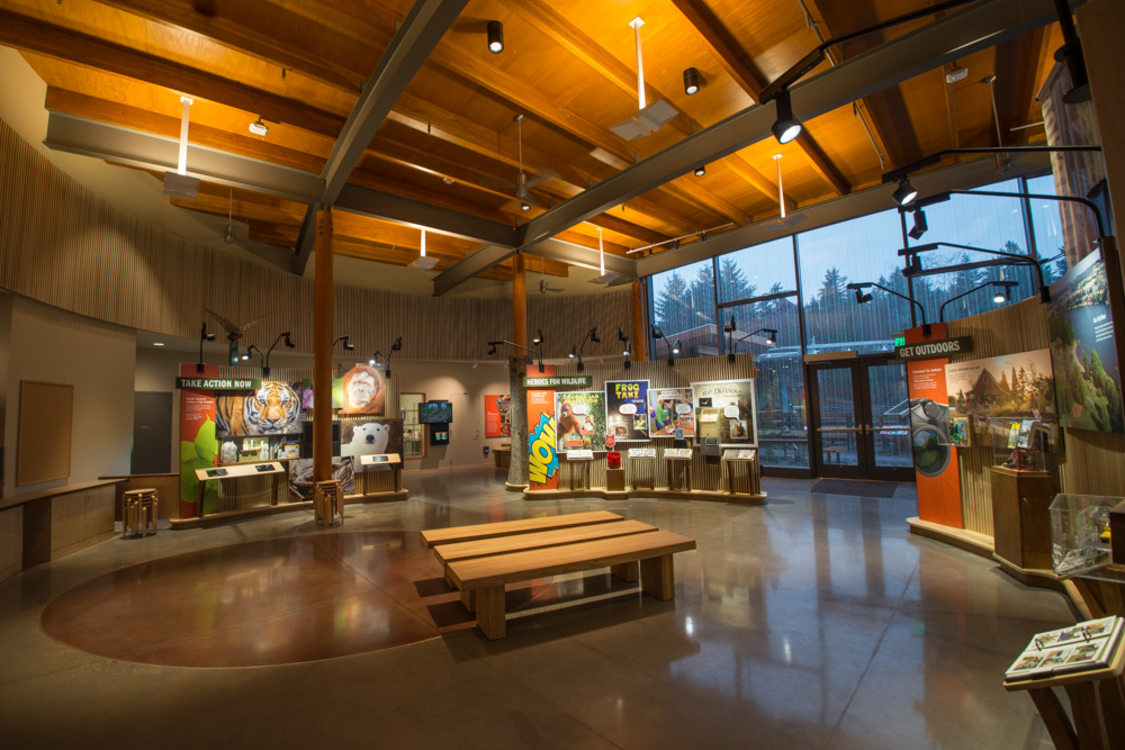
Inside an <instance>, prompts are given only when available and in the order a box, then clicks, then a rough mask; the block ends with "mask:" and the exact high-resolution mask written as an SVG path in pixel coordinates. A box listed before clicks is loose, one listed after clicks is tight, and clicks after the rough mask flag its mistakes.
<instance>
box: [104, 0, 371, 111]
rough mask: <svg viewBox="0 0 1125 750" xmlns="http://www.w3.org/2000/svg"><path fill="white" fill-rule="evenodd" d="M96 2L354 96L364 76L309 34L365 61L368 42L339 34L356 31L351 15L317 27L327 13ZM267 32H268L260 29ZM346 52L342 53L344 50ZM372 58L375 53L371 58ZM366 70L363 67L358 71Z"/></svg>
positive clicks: (138, 0) (160, 1)
mask: <svg viewBox="0 0 1125 750" xmlns="http://www.w3.org/2000/svg"><path fill="white" fill-rule="evenodd" d="M100 2H102V3H104V4H106V5H109V6H112V7H114V8H118V9H120V10H123V11H126V12H129V13H132V14H135V15H138V16H143V17H145V18H148V19H151V20H153V21H156V22H158V23H162V24H167V25H172V26H176V27H179V28H183V29H188V30H190V31H193V32H195V33H197V34H201V35H203V36H206V37H208V38H210V39H213V40H215V41H217V42H219V43H221V44H224V45H226V46H228V47H230V48H231V49H235V50H238V51H240V52H244V53H248V54H251V55H254V56H256V57H258V58H259V59H261V60H264V61H266V62H271V63H276V64H278V65H279V66H281V67H285V68H291V69H296V70H300V71H302V72H304V73H305V74H307V75H309V76H312V77H314V78H316V79H318V80H320V81H324V82H325V83H330V84H332V85H334V86H338V87H340V88H343V89H347V90H350V91H352V92H353V93H358V92H359V90H360V88H362V86H363V83H364V81H365V80H366V78H367V76H366V75H365V74H364V73H363V72H360V71H359V70H354V69H352V68H350V67H348V66H346V65H343V64H341V63H339V62H337V61H336V59H329V58H327V57H325V56H324V55H320V54H317V53H316V50H317V49H319V48H320V45H319V44H316V43H315V41H313V42H312V43H310V36H324V35H327V34H332V35H333V40H332V44H333V46H334V48H335V50H337V51H340V52H341V54H340V57H342V58H351V59H356V58H357V57H359V56H360V50H363V49H367V50H368V51H367V52H366V54H365V55H363V56H364V57H370V56H371V53H370V51H369V48H370V46H371V43H370V40H363V39H348V38H347V37H346V36H342V34H341V31H345V30H347V29H357V27H360V28H359V31H360V33H362V31H363V29H362V28H361V27H362V24H357V23H356V19H355V18H354V16H350V17H349V18H348V20H349V22H350V23H348V24H336V25H334V26H332V27H327V26H323V25H322V24H321V23H320V21H321V19H323V18H324V17H325V16H326V15H327V14H326V13H325V9H324V8H322V9H321V13H320V14H318V16H317V18H316V19H311V18H309V17H308V16H307V15H298V14H297V13H294V12H293V11H292V10H291V9H287V8H284V7H282V6H280V5H277V4H269V7H268V8H265V9H263V8H262V3H254V4H251V3H221V4H216V6H215V11H216V12H215V13H214V14H212V15H206V14H203V13H200V12H198V11H196V10H195V9H194V8H193V7H192V6H191V5H189V4H187V3H183V2H169V1H168V0H100ZM267 14H268V15H269V17H270V23H269V25H268V27H267V26H264V25H263V24H262V23H261V20H262V17H263V15H267ZM266 28H268V29H269V33H266V32H265V30H264V29H266ZM349 42H350V46H351V47H354V48H355V51H354V52H352V54H347V53H348V52H351V51H352V50H351V49H350V48H348V49H344V50H341V47H346V46H348V44H349ZM375 59H376V60H377V59H378V57H377V55H376V56H375ZM364 70H366V68H364Z"/></svg>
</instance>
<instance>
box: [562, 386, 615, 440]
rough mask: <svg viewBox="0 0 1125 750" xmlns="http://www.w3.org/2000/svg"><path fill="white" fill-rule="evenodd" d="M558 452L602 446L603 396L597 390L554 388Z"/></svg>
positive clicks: (603, 428)
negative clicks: (559, 389) (562, 389)
mask: <svg viewBox="0 0 1125 750" xmlns="http://www.w3.org/2000/svg"><path fill="white" fill-rule="evenodd" d="M555 426H556V429H555V432H556V435H557V438H558V452H559V453H566V452H568V451H575V450H592V451H604V450H605V396H604V394H603V393H602V392H601V391H557V392H556V393H555Z"/></svg>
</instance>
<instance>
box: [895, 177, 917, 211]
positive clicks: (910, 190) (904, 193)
mask: <svg viewBox="0 0 1125 750" xmlns="http://www.w3.org/2000/svg"><path fill="white" fill-rule="evenodd" d="M891 197H892V198H894V199H895V203H897V204H898V205H900V206H905V205H907V204H908V203H910V202H911V201H912V200H914V199H915V198H917V197H918V191H917V190H915V189H914V186H913V185H911V184H910V179H909V178H907V177H903V178H902V179H900V180H899V181H898V187H897V188H895V191H894V192H893V193H891Z"/></svg>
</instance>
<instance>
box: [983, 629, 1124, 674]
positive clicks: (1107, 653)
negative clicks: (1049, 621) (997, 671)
mask: <svg viewBox="0 0 1125 750" xmlns="http://www.w3.org/2000/svg"><path fill="white" fill-rule="evenodd" d="M1123 626H1125V620H1123V619H1122V618H1120V617H1117V616H1111V617H1102V618H1099V619H1097V620H1087V621H1086V622H1080V623H1078V624H1076V625H1071V626H1070V627H1067V628H1059V629H1058V630H1050V631H1047V632H1046V633H1039V634H1038V635H1036V636H1035V637H1034V638H1032V639H1031V643H1029V644H1028V646H1027V648H1025V649H1024V651H1023V653H1022V654H1020V655H1019V658H1018V659H1016V660H1015V661H1014V662H1013V663H1012V666H1010V667H1009V668H1008V671H1007V672H1005V673H1004V679H1005V680H1009V681H1010V680H1030V679H1035V678H1038V677H1050V676H1053V675H1058V674H1065V673H1067V672H1083V671H1086V670H1088V669H1100V668H1103V667H1108V666H1109V664H1110V662H1111V661H1113V655H1114V652H1115V651H1116V649H1117V647H1118V645H1119V644H1120V641H1121V631H1122V628H1123Z"/></svg>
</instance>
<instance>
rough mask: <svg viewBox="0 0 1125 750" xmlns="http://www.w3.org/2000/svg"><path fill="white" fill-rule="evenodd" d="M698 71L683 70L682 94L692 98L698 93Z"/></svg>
mask: <svg viewBox="0 0 1125 750" xmlns="http://www.w3.org/2000/svg"><path fill="white" fill-rule="evenodd" d="M699 78H700V76H699V70H697V69H696V68H684V93H685V94H687V95H688V96H694V95H696V94H698V93H699Z"/></svg>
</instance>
